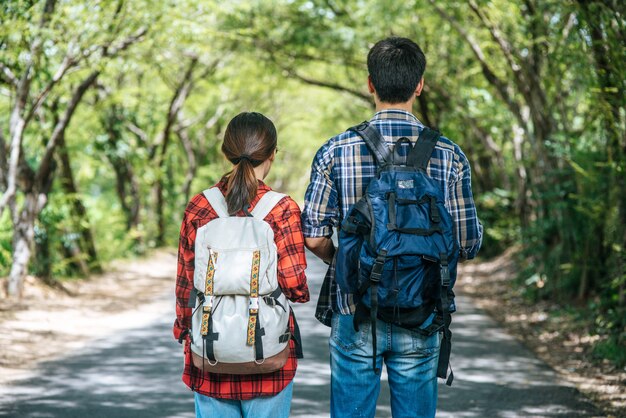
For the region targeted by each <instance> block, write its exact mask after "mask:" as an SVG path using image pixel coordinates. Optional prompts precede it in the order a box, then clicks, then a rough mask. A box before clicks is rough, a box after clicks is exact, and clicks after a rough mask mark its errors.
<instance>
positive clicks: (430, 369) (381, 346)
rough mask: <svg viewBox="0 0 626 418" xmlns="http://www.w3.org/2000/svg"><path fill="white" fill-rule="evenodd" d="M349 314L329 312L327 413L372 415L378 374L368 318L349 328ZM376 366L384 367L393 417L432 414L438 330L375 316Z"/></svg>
mask: <svg viewBox="0 0 626 418" xmlns="http://www.w3.org/2000/svg"><path fill="white" fill-rule="evenodd" d="M353 318H354V317H353V316H352V315H339V314H336V313H335V314H334V315H333V318H332V331H331V336H330V366H331V373H332V374H331V391H330V416H331V417H336V418H344V417H351V418H356V417H368V418H369V417H374V415H375V412H376V400H377V398H378V394H379V393H380V375H378V374H376V373H375V372H374V369H373V367H372V341H371V339H372V335H371V334H372V331H371V325H370V323H369V321H368V322H365V323H362V324H361V325H360V327H359V331H358V332H356V331H354V327H353V325H352V320H353ZM376 334H377V350H376V364H377V367H378V368H379V369H380V368H382V362H383V361H384V362H385V365H386V366H387V375H388V378H389V389H390V391H391V413H392V415H393V417H394V418H408V417H424V418H426V417H428V418H432V417H434V416H435V410H436V408H437V361H438V359H439V344H440V339H439V334H434V335H431V336H429V337H425V336H423V335H421V334H419V333H417V332H415V331H411V330H408V329H405V328H401V327H398V326H395V325H391V324H388V323H386V322H383V321H381V320H378V322H377V324H376Z"/></svg>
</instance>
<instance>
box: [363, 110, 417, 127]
mask: <svg viewBox="0 0 626 418" xmlns="http://www.w3.org/2000/svg"><path fill="white" fill-rule="evenodd" d="M385 119H395V120H406V121H409V122H416V123H419V124H420V125H423V123H422V122H420V121H419V119H418V118H416V117H415V115H413V114H412V113H409V112H407V111H405V110H400V109H385V110H380V111H378V112H376V114H375V115H374V117H373V118H372V120H385Z"/></svg>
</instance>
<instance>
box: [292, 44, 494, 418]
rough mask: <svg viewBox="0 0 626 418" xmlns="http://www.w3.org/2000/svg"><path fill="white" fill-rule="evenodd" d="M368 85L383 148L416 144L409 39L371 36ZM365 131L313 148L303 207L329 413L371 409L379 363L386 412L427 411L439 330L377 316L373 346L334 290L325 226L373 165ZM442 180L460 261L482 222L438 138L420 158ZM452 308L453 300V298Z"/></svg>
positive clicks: (417, 81) (337, 217) (417, 60)
mask: <svg viewBox="0 0 626 418" xmlns="http://www.w3.org/2000/svg"><path fill="white" fill-rule="evenodd" d="M367 67H368V71H369V77H368V81H367V84H368V88H369V91H370V93H372V94H373V96H374V101H375V104H376V114H375V115H374V117H373V118H372V119H371V120H370V124H371V125H372V126H374V127H375V128H376V129H377V130H378V132H380V133H381V134H382V137H383V138H384V141H385V142H386V144H387V146H388V147H390V148H391V147H392V146H393V144H394V143H395V141H396V140H397V139H399V138H402V137H406V138H408V139H409V140H410V141H411V144H415V143H416V141H417V139H418V136H419V134H420V132H421V131H422V130H423V129H424V125H423V124H422V123H421V122H420V121H419V120H418V119H417V118H416V117H415V116H413V115H412V113H411V111H412V107H413V103H414V101H415V99H416V97H417V96H419V95H420V94H421V92H422V89H423V87H424V78H423V74H424V70H425V67H426V57H425V56H424V53H423V52H422V50H421V49H420V48H419V46H418V45H417V44H415V43H414V42H412V41H411V40H409V39H406V38H397V37H392V38H388V39H385V40H382V41H380V42H378V43H377V44H376V45H374V47H372V49H371V50H370V51H369V54H368V57H367ZM374 161H375V160H374V159H373V157H372V155H371V153H370V151H369V150H368V148H367V147H366V146H365V143H364V141H363V139H362V138H361V137H360V136H359V135H357V134H356V133H355V132H353V131H347V132H344V133H341V134H339V135H337V136H335V137H333V138H331V139H330V140H328V141H327V142H326V143H325V144H324V145H323V146H322V147H321V148H320V149H319V151H318V152H317V154H316V155H315V158H314V160H313V164H312V168H311V183H310V185H309V187H308V189H307V192H306V196H305V207H304V211H303V214H302V220H303V222H302V224H303V232H304V236H305V244H306V246H307V247H308V248H309V249H310V250H311V251H312V252H313V253H314V254H315V255H316V256H318V257H319V258H321V259H322V260H324V262H326V263H328V264H330V267H329V270H328V273H327V277H326V280H325V281H324V286H323V288H322V292H321V294H320V298H319V301H318V307H317V312H316V317H317V318H318V320H320V321H321V322H322V323H324V324H326V325H327V326H331V328H332V332H331V338H330V353H331V371H332V377H331V416H333V417H374V414H375V410H376V400H377V398H378V393H379V389H380V375H379V374H378V373H376V371H375V369H374V368H373V367H372V356H374V361H375V362H378V364H382V361H384V362H385V364H386V367H387V372H388V378H389V386H390V390H391V410H392V414H393V416H394V417H434V416H435V409H436V404H437V378H436V374H437V362H438V356H439V348H440V337H439V334H438V333H434V334H433V335H431V336H423V335H422V334H421V333H418V332H415V331H412V330H409V329H406V328H402V327H399V326H396V325H393V324H391V323H387V322H383V321H381V320H380V319H378V320H377V322H376V330H377V331H376V335H377V342H378V344H377V349H376V352H375V353H374V352H373V346H374V345H373V344H372V341H371V340H372V338H371V336H369V335H368V328H367V326H361V327H359V330H358V331H355V328H354V327H353V318H354V317H353V315H354V312H355V303H354V302H355V299H354V295H352V294H342V292H341V289H340V288H339V287H338V286H337V283H336V282H335V280H334V271H335V270H334V262H333V260H334V254H335V247H334V245H333V242H332V240H331V236H332V233H333V227H337V226H339V225H340V224H341V222H342V221H343V220H344V218H345V217H346V215H347V214H348V212H349V210H350V208H351V207H352V206H353V205H354V204H355V203H356V202H357V201H358V200H359V199H360V198H361V196H362V195H363V194H364V192H365V190H366V188H367V185H368V183H369V182H370V180H372V179H373V178H374V176H375V174H376V165H375V162H374ZM427 173H428V175H429V176H430V177H431V178H433V179H434V180H435V181H436V182H437V184H439V185H440V187H441V191H442V192H443V194H444V196H445V204H446V207H447V208H448V210H449V212H450V214H451V215H452V218H453V221H454V225H455V231H456V239H457V241H458V245H459V249H460V254H459V258H460V259H461V260H466V259H471V258H473V257H475V255H476V253H477V252H478V249H479V248H480V244H481V241H482V226H481V224H480V222H479V221H478V218H477V215H476V208H475V206H474V201H473V197H472V191H471V179H470V166H469V162H468V160H467V158H466V157H465V155H464V154H463V152H462V151H461V149H460V148H459V147H458V146H457V145H456V144H454V143H453V142H452V141H450V140H449V139H447V138H444V137H440V138H439V140H438V141H437V143H436V145H435V148H434V149H433V152H432V155H431V158H430V160H429V162H428V166H427ZM451 306H452V309H454V303H452V305H451Z"/></svg>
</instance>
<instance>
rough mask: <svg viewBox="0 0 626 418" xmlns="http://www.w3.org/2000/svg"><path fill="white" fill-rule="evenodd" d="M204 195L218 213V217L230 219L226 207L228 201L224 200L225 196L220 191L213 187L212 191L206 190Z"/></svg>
mask: <svg viewBox="0 0 626 418" xmlns="http://www.w3.org/2000/svg"><path fill="white" fill-rule="evenodd" d="M203 194H204V197H206V199H207V200H208V201H209V204H210V205H211V207H212V208H213V209H214V210H215V212H216V213H217V216H219V217H220V218H228V206H227V205H226V199H224V195H223V194H222V192H221V191H220V189H218V188H217V187H211V188H210V189H206V190H205V191H204V192H203Z"/></svg>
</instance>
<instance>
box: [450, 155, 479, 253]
mask: <svg viewBox="0 0 626 418" xmlns="http://www.w3.org/2000/svg"><path fill="white" fill-rule="evenodd" d="M455 154H456V156H455V157H456V158H455V164H456V166H457V167H456V168H457V170H455V171H456V173H457V174H456V179H455V180H454V181H453V182H451V184H450V201H449V208H450V214H451V215H452V218H453V219H454V222H455V226H456V228H455V229H456V234H457V240H458V243H459V248H460V255H461V259H465V260H470V259H472V258H474V257H476V254H477V253H478V250H479V249H480V246H481V244H482V240H483V226H482V224H481V223H480V221H479V219H478V215H477V213H476V205H475V204H474V197H473V195H472V175H471V168H470V164H469V161H468V160H467V157H466V156H465V154H463V152H462V151H461V150H460V149H458V148H457V150H456V153H455Z"/></svg>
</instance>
